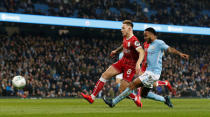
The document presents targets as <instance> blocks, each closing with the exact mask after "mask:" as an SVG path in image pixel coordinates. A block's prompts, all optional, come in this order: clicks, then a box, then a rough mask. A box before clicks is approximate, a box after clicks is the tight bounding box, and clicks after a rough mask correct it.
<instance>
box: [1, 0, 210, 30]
mask: <svg viewBox="0 0 210 117" xmlns="http://www.w3.org/2000/svg"><path fill="white" fill-rule="evenodd" d="M209 6H210V1H209V0H199V1H196V2H192V1H191V0H103V1H100V0H1V1H0V12H13V13H25V14H39V15H50V16H64V17H78V18H91V19H106V20H117V21H118V20H124V19H132V20H133V21H136V22H150V23H161V24H175V25H193V26H205V27H210V9H209Z"/></svg>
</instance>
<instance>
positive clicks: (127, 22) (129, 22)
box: [123, 20, 133, 28]
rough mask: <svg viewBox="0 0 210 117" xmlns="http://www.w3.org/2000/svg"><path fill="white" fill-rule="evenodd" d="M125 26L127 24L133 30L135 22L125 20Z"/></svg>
mask: <svg viewBox="0 0 210 117" xmlns="http://www.w3.org/2000/svg"><path fill="white" fill-rule="evenodd" d="M123 24H127V25H129V26H131V27H132V28H133V22H132V21H131V20H124V21H123Z"/></svg>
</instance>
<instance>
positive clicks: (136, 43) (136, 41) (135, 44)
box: [132, 39, 142, 50]
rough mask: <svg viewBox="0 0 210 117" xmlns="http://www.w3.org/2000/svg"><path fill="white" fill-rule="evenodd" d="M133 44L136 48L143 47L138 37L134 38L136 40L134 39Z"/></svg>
mask: <svg viewBox="0 0 210 117" xmlns="http://www.w3.org/2000/svg"><path fill="white" fill-rule="evenodd" d="M132 45H133V47H134V48H135V49H136V50H137V49H138V48H142V46H141V44H140V42H139V40H137V39H134V40H133V42H132Z"/></svg>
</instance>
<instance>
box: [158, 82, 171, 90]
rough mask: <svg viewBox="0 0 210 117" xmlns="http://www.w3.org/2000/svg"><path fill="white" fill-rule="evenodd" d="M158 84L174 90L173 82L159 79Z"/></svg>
mask: <svg viewBox="0 0 210 117" xmlns="http://www.w3.org/2000/svg"><path fill="white" fill-rule="evenodd" d="M157 86H166V87H167V88H168V90H170V91H172V87H171V84H170V83H169V82H168V81H157Z"/></svg>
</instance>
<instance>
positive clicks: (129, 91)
mask: <svg viewBox="0 0 210 117" xmlns="http://www.w3.org/2000/svg"><path fill="white" fill-rule="evenodd" d="M131 92H132V90H130V89H129V88H126V89H125V90H124V91H123V92H122V93H121V94H120V95H118V96H117V97H116V98H114V99H113V100H112V104H113V105H116V104H117V103H118V102H120V101H121V100H123V99H124V98H126V97H127V96H129V95H130V94H131Z"/></svg>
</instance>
